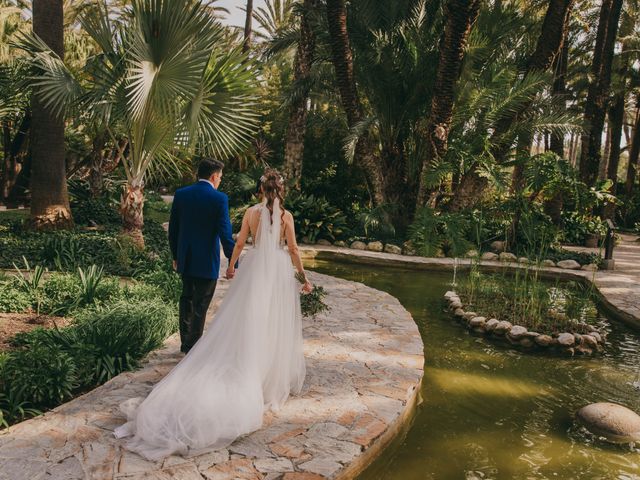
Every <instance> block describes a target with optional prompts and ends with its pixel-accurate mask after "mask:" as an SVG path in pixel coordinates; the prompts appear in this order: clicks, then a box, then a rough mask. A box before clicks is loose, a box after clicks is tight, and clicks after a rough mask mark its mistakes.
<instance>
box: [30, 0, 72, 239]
mask: <svg viewBox="0 0 640 480" xmlns="http://www.w3.org/2000/svg"><path fill="white" fill-rule="evenodd" d="M62 3H63V2H62V0H34V1H33V31H34V33H36V34H37V35H39V36H40V38H42V40H44V42H45V43H46V44H47V45H48V46H49V47H50V48H51V49H52V50H53V51H54V52H55V53H56V54H58V55H59V56H60V57H62V56H63V55H64V41H63V11H62ZM31 112H32V120H31V152H32V153H31V156H32V166H31V223H32V225H33V226H34V228H36V229H60V228H69V227H71V226H73V218H72V217H71V209H70V208H69V195H68V193H67V177H66V171H65V145H64V119H63V118H59V117H56V116H54V115H53V114H52V113H50V112H49V111H48V110H47V109H46V108H45V107H44V105H42V104H41V103H40V101H39V99H38V95H37V92H36V94H34V95H33V96H32V99H31Z"/></svg>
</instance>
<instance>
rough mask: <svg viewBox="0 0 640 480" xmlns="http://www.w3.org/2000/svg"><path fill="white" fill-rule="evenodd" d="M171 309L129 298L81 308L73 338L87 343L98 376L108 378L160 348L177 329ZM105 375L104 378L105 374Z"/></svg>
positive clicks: (154, 301)
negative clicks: (101, 305)
mask: <svg viewBox="0 0 640 480" xmlns="http://www.w3.org/2000/svg"><path fill="white" fill-rule="evenodd" d="M177 325H178V323H177V318H176V312H175V308H172V307H170V306H168V305H166V304H164V303H162V302H160V301H158V300H157V297H147V298H145V299H136V298H129V297H128V301H118V302H115V303H113V304H111V305H108V306H106V307H104V308H103V309H99V310H85V311H84V312H82V313H81V314H80V315H78V317H77V318H76V325H75V326H74V327H73V328H74V335H75V337H74V340H75V341H76V342H77V344H82V345H87V346H91V348H88V349H87V351H88V352H89V353H88V354H87V352H84V355H85V356H86V355H92V356H93V357H94V358H95V359H96V361H97V362H96V364H97V365H100V367H99V368H98V370H100V371H101V372H103V373H104V374H100V375H99V377H100V378H101V379H102V378H110V377H111V376H113V375H117V374H118V373H120V371H122V370H126V369H130V368H133V367H134V366H135V365H136V362H137V361H138V360H139V359H141V358H142V357H144V356H145V355H146V354H147V353H149V352H151V351H152V350H154V349H156V348H158V347H160V346H161V345H162V343H163V341H164V339H165V338H167V336H169V335H170V334H171V333H173V332H174V331H175V330H176V329H177ZM105 375H106V377H105Z"/></svg>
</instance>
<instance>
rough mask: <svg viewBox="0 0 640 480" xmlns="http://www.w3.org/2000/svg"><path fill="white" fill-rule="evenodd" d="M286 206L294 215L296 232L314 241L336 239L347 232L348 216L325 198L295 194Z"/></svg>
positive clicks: (289, 198) (301, 236) (288, 199)
mask: <svg viewBox="0 0 640 480" xmlns="http://www.w3.org/2000/svg"><path fill="white" fill-rule="evenodd" d="M285 207H286V208H287V209H288V210H289V211H290V212H291V214H292V215H293V220H294V223H295V228H296V234H297V235H298V237H300V238H303V237H306V238H307V239H308V240H309V242H311V243H313V242H315V241H316V240H318V239H321V238H322V239H325V240H336V239H337V238H340V237H342V236H343V235H344V234H345V233H346V232H347V218H346V216H345V215H344V213H342V211H341V210H340V209H338V208H336V207H334V206H333V205H331V204H330V203H329V202H328V201H327V200H326V199H325V198H316V197H314V196H313V195H302V194H294V195H291V196H290V197H288V198H287V203H286V205H285Z"/></svg>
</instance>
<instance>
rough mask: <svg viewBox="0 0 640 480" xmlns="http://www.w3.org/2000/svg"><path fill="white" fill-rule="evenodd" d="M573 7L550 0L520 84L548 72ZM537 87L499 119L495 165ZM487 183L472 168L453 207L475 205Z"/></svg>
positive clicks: (569, 0)
mask: <svg viewBox="0 0 640 480" xmlns="http://www.w3.org/2000/svg"><path fill="white" fill-rule="evenodd" d="M572 6H573V0H549V3H548V5H547V9H546V13H545V17H544V20H543V22H542V29H541V31H540V35H539V36H538V39H537V42H536V47H535V49H534V51H533V53H532V54H531V56H530V57H529V58H528V59H527V61H526V67H525V69H524V72H523V73H522V75H521V76H520V78H521V80H520V81H521V82H523V83H527V82H528V81H529V77H534V78H537V79H539V78H540V77H539V76H540V74H542V73H543V72H545V71H546V70H547V69H549V67H550V66H551V64H552V63H553V59H554V58H555V57H556V56H557V55H558V53H559V52H560V49H561V47H562V42H563V39H564V38H565V37H566V30H567V28H568V22H569V14H570V12H571V8H572ZM534 83H535V82H534ZM538 85H539V89H538V90H537V91H533V92H530V96H529V97H528V98H524V99H522V100H523V101H520V102H518V103H517V104H516V105H515V107H516V108H513V109H511V110H510V111H509V110H507V111H505V113H506V115H504V116H502V117H501V118H499V119H497V121H496V123H495V125H494V127H495V128H494V130H493V133H492V135H491V139H490V144H491V147H490V156H491V157H492V158H493V159H494V160H495V161H496V162H498V163H503V162H504V159H505V157H506V155H507V153H508V152H509V151H510V150H511V148H512V146H513V142H514V132H515V130H514V128H513V127H514V125H516V124H517V122H518V120H519V119H520V118H521V117H522V116H523V115H526V114H527V113H528V112H531V111H532V104H533V102H534V100H535V98H536V94H537V93H539V92H540V91H542V90H543V88H544V87H545V86H546V82H538ZM525 135H526V133H525ZM521 143H522V142H521ZM515 175H516V176H517V175H518V173H517V172H516V173H515ZM487 183H488V182H487V178H486V177H483V176H482V175H480V174H479V172H478V171H477V170H476V169H469V170H468V171H467V172H466V173H465V174H464V175H462V177H461V180H460V182H459V183H458V184H457V186H456V190H455V192H454V194H453V199H452V202H451V204H450V208H451V209H452V210H460V209H463V208H467V207H469V206H471V205H473V204H474V203H475V202H476V201H477V199H478V196H479V195H480V194H481V193H482V191H483V190H485V189H486V187H487Z"/></svg>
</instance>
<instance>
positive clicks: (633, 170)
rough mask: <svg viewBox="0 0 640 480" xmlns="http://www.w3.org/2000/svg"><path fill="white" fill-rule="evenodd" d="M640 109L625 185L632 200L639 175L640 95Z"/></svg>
mask: <svg viewBox="0 0 640 480" xmlns="http://www.w3.org/2000/svg"><path fill="white" fill-rule="evenodd" d="M637 102H638V108H637V110H636V118H635V124H634V127H633V140H632V141H631V148H630V149H629V164H628V165H627V180H626V182H625V185H624V192H625V195H626V196H627V198H631V195H632V194H633V190H634V188H635V182H636V176H637V174H638V166H639V164H638V160H639V159H640V95H639V96H638V100H637Z"/></svg>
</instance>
